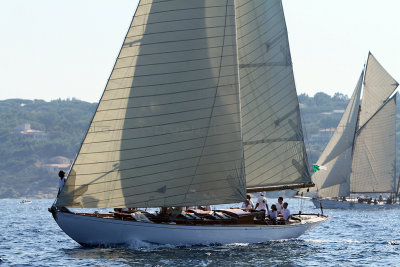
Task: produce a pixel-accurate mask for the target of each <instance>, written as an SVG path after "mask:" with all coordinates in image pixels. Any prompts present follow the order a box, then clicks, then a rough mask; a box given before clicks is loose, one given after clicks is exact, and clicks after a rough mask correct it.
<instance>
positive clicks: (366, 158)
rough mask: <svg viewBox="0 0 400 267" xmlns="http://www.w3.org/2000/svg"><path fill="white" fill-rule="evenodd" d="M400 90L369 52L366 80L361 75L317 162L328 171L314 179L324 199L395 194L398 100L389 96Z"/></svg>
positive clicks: (315, 176) (316, 174)
mask: <svg viewBox="0 0 400 267" xmlns="http://www.w3.org/2000/svg"><path fill="white" fill-rule="evenodd" d="M362 85H364V86H363V87H362ZM397 86H398V83H397V82H396V81H395V80H394V79H393V78H392V77H391V76H390V75H389V74H388V73H387V72H386V70H385V69H383V68H382V66H381V65H380V64H379V62H378V61H377V60H376V59H375V57H374V56H373V55H372V54H371V53H369V54H368V61H367V65H366V70H365V77H364V73H362V74H361V76H360V79H359V81H358V83H357V86H356V89H355V90H354V93H353V95H352V97H351V99H350V101H349V104H348V106H347V108H346V111H345V112H344V114H343V116H342V119H341V121H340V122H339V125H338V127H337V128H336V131H335V133H334V135H333V136H332V138H331V140H330V141H329V143H328V145H327V146H326V148H325V150H324V151H323V153H322V154H321V156H320V158H319V159H318V161H317V164H320V165H326V166H327V168H328V171H326V172H317V173H314V174H313V177H312V178H313V182H314V183H315V184H316V187H317V189H318V196H319V197H321V198H326V197H346V196H349V195H350V193H373V192H381V193H383V192H394V191H395V184H396V175H395V158H396V155H395V144H396V120H395V118H396V101H395V96H394V97H392V98H391V99H390V100H388V98H389V96H390V95H391V94H392V93H393V91H394V90H395V89H396V88H397ZM362 88H363V100H362V102H361V108H360V93H361V89H362ZM357 125H358V126H357ZM356 127H357V128H356Z"/></svg>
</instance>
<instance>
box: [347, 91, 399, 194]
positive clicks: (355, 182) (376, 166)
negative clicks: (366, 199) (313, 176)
mask: <svg viewBox="0 0 400 267" xmlns="http://www.w3.org/2000/svg"><path fill="white" fill-rule="evenodd" d="M395 144H396V96H393V97H392V98H391V99H390V100H389V101H388V102H386V103H385V105H384V106H383V107H382V108H381V109H380V110H379V111H378V112H377V113H376V114H375V115H374V116H373V117H372V118H371V119H370V120H369V121H368V123H366V124H365V125H364V127H362V128H361V129H360V130H359V132H358V133H357V136H356V141H355V147H354V155H353V164H352V173H351V176H350V181H351V187H350V190H351V192H352V193H375V192H379V193H384V192H387V193H390V192H395V180H396V174H395V172H396V167H395V166H396V145H395Z"/></svg>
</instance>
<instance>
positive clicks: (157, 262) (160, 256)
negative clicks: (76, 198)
mask: <svg viewBox="0 0 400 267" xmlns="http://www.w3.org/2000/svg"><path fill="white" fill-rule="evenodd" d="M20 201H21V200H0V266H117V265H118V266H266V265H276V266H400V226H399V224H400V209H388V210H376V211H371V210H369V211H362V210H325V211H324V213H325V214H327V215H329V216H330V219H329V220H328V221H326V222H325V223H323V224H321V225H320V226H318V227H317V228H314V229H313V230H312V231H310V232H308V233H306V234H304V235H302V236H301V237H300V238H298V239H294V240H283V241H274V242H265V243H258V244H245V243H239V244H229V245H214V246H186V247H175V246H170V245H154V244H147V243H144V242H140V241H132V243H131V244H129V245H127V246H126V247H119V248H84V247H81V246H80V245H79V244H77V243H76V242H74V241H73V240H72V239H70V238H69V237H68V236H67V235H66V234H65V233H64V232H63V231H61V230H60V228H59V227H58V226H57V224H56V223H55V222H54V220H53V218H52V216H51V214H50V213H49V212H48V211H47V208H48V207H50V206H51V204H52V200H32V203H31V204H21V203H20ZM273 201H274V200H272V199H269V203H272V202H273ZM288 202H289V208H291V211H292V212H295V211H297V209H298V208H299V207H301V206H303V211H304V212H314V213H319V212H321V211H320V210H319V209H315V208H313V206H312V203H311V202H310V201H305V202H304V203H302V202H300V201H299V200H297V199H289V200H288ZM99 235H101V233H99Z"/></svg>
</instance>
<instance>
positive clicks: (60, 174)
mask: <svg viewBox="0 0 400 267" xmlns="http://www.w3.org/2000/svg"><path fill="white" fill-rule="evenodd" d="M58 177H60V181H59V182H58V194H57V195H59V194H60V193H61V190H62V189H63V187H64V184H65V172H64V171H62V170H61V171H59V172H58Z"/></svg>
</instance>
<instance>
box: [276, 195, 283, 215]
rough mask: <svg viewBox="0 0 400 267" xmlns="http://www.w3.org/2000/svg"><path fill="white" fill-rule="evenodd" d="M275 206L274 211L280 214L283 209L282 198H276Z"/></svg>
mask: <svg viewBox="0 0 400 267" xmlns="http://www.w3.org/2000/svg"><path fill="white" fill-rule="evenodd" d="M275 205H276V210H277V211H278V214H279V213H282V209H283V197H279V198H278V203H276V204H275Z"/></svg>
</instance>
